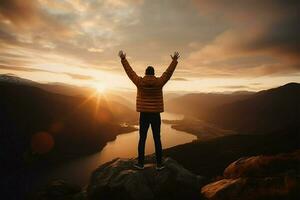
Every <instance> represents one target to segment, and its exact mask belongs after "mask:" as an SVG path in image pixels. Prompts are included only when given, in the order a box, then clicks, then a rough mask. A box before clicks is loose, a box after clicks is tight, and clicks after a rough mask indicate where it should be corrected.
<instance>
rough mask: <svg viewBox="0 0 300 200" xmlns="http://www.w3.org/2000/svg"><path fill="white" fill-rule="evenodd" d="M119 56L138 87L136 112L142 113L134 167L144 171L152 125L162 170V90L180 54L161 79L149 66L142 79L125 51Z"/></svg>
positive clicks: (158, 160)
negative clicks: (131, 64)
mask: <svg viewBox="0 0 300 200" xmlns="http://www.w3.org/2000/svg"><path fill="white" fill-rule="evenodd" d="M119 56H120V58H121V62H122V65H123V67H124V69H125V72H126V73H127V75H128V77H129V78H130V80H131V81H132V82H133V83H134V84H135V85H136V87H137V97H136V111H137V112H140V129H139V133H140V139H139V144H138V163H136V164H134V167H135V168H137V169H144V157H145V143H146V138H147V132H148V128H149V126H150V125H151V129H152V133H153V139H154V143H155V156H156V169H157V170H162V169H163V168H164V165H163V163H162V146H161V141H160V125H161V118H160V113H161V112H163V111H164V101H163V92H162V88H163V86H164V85H165V84H166V83H167V82H168V80H169V79H170V78H171V76H172V74H173V72H174V70H175V68H176V66H177V63H178V62H177V59H178V58H179V53H178V52H175V53H174V55H173V56H172V55H171V58H172V62H171V64H170V65H169V67H168V68H167V70H166V71H165V72H164V73H163V74H162V76H161V77H156V76H155V71H154V68H153V67H152V66H148V67H147V69H146V71H145V76H144V77H140V76H138V75H137V74H136V73H135V72H134V71H133V70H132V68H131V66H130V65H129V63H128V61H127V59H126V54H125V53H124V52H123V51H120V52H119Z"/></svg>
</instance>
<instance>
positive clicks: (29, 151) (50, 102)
mask: <svg viewBox="0 0 300 200" xmlns="http://www.w3.org/2000/svg"><path fill="white" fill-rule="evenodd" d="M20 83H21V82H20V81H18V84H15V82H13V83H12V82H6V81H2V82H0V93H1V98H0V132H1V135H0V147H1V152H2V153H1V163H5V164H3V165H2V167H5V168H7V169H10V170H11V169H13V168H17V167H20V166H22V164H23V163H24V162H27V161H30V162H31V161H32V159H34V160H35V159H36V160H37V161H39V160H41V161H42V160H49V161H52V160H64V159H68V158H71V157H76V156H78V155H82V154H88V153H92V152H96V151H99V150H100V149H101V148H102V147H104V145H105V144H106V143H107V142H108V141H109V140H113V139H114V138H115V137H116V135H117V134H120V133H122V132H128V131H132V130H134V128H132V127H122V126H121V125H120V124H121V123H122V122H124V121H127V122H130V121H132V122H134V121H136V119H137V115H136V113H135V111H133V110H131V109H129V108H127V107H125V106H124V105H122V104H119V103H117V102H114V101H108V100H106V99H105V98H104V97H101V96H95V97H93V98H90V99H87V98H84V97H74V96H66V95H61V94H55V93H51V92H48V91H45V90H42V89H40V88H37V87H34V86H31V85H28V84H20Z"/></svg>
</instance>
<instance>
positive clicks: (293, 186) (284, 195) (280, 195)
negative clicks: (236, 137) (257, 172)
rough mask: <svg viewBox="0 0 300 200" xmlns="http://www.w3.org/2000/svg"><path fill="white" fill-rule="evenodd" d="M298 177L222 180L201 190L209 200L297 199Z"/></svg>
mask: <svg viewBox="0 0 300 200" xmlns="http://www.w3.org/2000/svg"><path fill="white" fill-rule="evenodd" d="M299 191H300V177H288V176H285V177H283V176H282V177H265V178H246V177H245V178H237V179H222V180H220V181H216V182H214V183H211V184H208V185H206V186H204V187H203V188H202V189H201V193H202V194H203V196H204V197H206V198H207V199H211V200H231V199H234V200H235V199H243V200H258V199H259V200H265V199H268V200H271V199H272V200H277V199H281V200H283V199H288V200H291V199H295V200H296V199H299V198H300V194H299Z"/></svg>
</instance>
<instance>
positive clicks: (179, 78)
mask: <svg viewBox="0 0 300 200" xmlns="http://www.w3.org/2000/svg"><path fill="white" fill-rule="evenodd" d="M171 80H173V81H188V79H186V78H182V77H176V78H172V79H171Z"/></svg>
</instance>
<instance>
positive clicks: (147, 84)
mask: <svg viewBox="0 0 300 200" xmlns="http://www.w3.org/2000/svg"><path fill="white" fill-rule="evenodd" d="M121 62H122V65H123V67H124V69H125V71H126V73H127V75H128V77H129V78H130V79H131V80H132V82H133V83H134V84H135V85H136V87H137V97H136V111H137V112H164V100H163V92H162V88H163V86H164V85H165V84H166V83H167V82H168V80H169V79H170V78H171V76H172V74H173V72H174V70H175V68H176V66H177V63H178V62H177V60H173V61H172V62H171V64H170V65H169V67H168V68H167V70H166V71H165V72H164V73H163V74H162V76H161V77H156V76H153V75H145V76H144V77H140V76H138V75H137V74H136V73H135V72H134V71H133V70H132V68H131V66H130V65H129V63H128V61H127V60H126V59H122V60H121Z"/></svg>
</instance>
